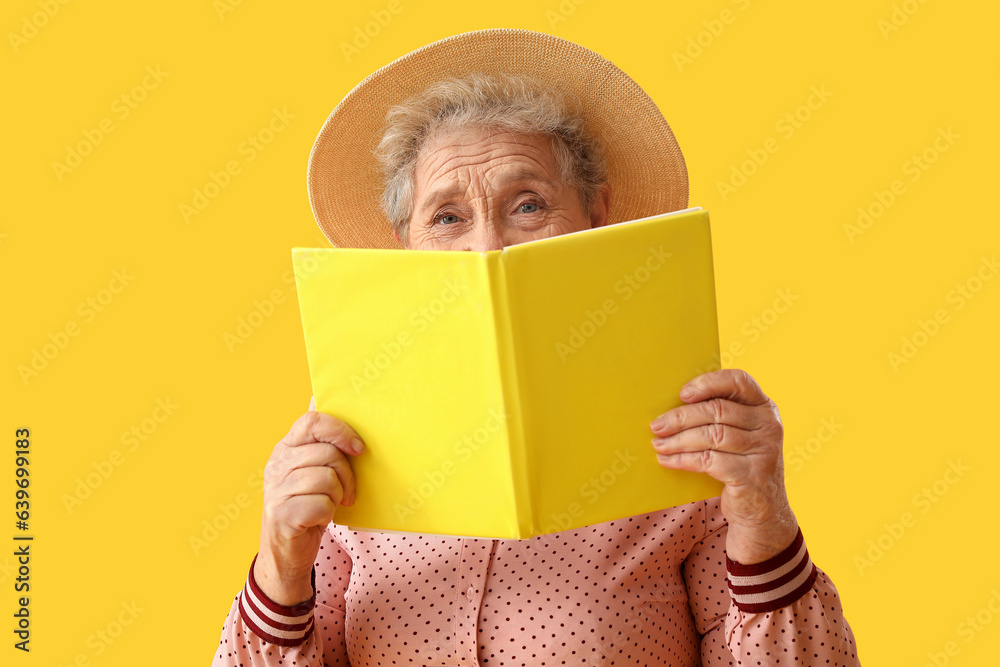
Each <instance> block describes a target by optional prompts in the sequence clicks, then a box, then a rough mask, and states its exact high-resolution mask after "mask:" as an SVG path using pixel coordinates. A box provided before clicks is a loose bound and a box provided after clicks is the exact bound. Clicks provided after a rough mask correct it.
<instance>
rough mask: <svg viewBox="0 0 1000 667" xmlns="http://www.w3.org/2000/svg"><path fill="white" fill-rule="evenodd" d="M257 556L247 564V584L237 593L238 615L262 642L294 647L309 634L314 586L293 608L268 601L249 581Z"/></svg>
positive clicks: (313, 603) (314, 595)
mask: <svg viewBox="0 0 1000 667" xmlns="http://www.w3.org/2000/svg"><path fill="white" fill-rule="evenodd" d="M256 563H257V556H254V557H253V563H251V564H250V574H249V575H248V576H247V583H246V585H245V586H244V587H243V591H242V592H241V593H240V603H239V606H240V616H241V617H243V622H244V623H246V624H247V626H249V628H250V629H251V630H253V633H254V634H255V635H257V636H258V637H260V638H261V639H263V640H264V641H266V642H270V643H272V644H277V645H278V646H295V645H297V644H301V643H302V642H304V641H305V640H306V639H307V638H308V637H309V635H310V634H312V631H313V607H315V606H316V585H315V583H313V596H312V597H311V598H309V599H308V600H306V601H305V602H302V603H300V604H297V605H295V606H294V607H286V606H285V605H282V604H278V603H277V602H275V601H274V600H272V599H270V598H269V597H267V596H266V595H264V592H263V591H262V590H260V586H258V585H257V581H256V580H255V579H254V578H253V568H254V565H255V564H256Z"/></svg>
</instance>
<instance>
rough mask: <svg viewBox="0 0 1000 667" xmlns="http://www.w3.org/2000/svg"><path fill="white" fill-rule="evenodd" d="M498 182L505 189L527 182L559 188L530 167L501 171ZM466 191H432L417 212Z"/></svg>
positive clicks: (454, 187)
mask: <svg viewBox="0 0 1000 667" xmlns="http://www.w3.org/2000/svg"><path fill="white" fill-rule="evenodd" d="M497 180H498V186H499V187H500V188H504V189H507V188H513V187H515V186H517V185H520V184H522V183H524V182H525V181H528V182H532V183H539V184H541V185H543V186H545V187H547V188H550V189H552V190H556V189H557V188H558V184H556V183H554V182H553V181H552V179H551V178H549V177H548V176H546V175H545V174H543V173H541V172H539V171H536V170H534V169H531V168H530V167H517V168H515V169H514V170H513V171H510V172H505V171H501V172H500V173H499V174H498V179H497ZM466 190H467V188H465V187H464V186H462V185H450V186H446V187H443V188H440V189H437V190H431V191H430V192H429V193H428V194H427V198H426V199H424V201H423V203H421V205H420V206H419V208H418V209H417V210H416V211H415V212H417V213H420V212H423V211H426V210H428V209H433V208H435V207H437V206H439V205H440V204H441V203H443V202H445V201H448V200H450V199H454V198H455V197H460V196H461V195H463V194H465V192H466Z"/></svg>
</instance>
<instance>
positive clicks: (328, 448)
mask: <svg viewBox="0 0 1000 667" xmlns="http://www.w3.org/2000/svg"><path fill="white" fill-rule="evenodd" d="M282 459H283V461H282V465H284V466H285V467H286V468H287V469H288V470H293V469H295V468H311V467H313V466H332V465H333V464H334V463H335V462H338V461H341V460H343V461H347V458H346V455H345V454H344V452H342V451H340V450H339V449H337V446H336V445H332V444H330V443H329V442H308V443H306V444H304V445H297V446H295V447H286V448H285V450H284V455H283V457H282ZM348 465H349V462H348Z"/></svg>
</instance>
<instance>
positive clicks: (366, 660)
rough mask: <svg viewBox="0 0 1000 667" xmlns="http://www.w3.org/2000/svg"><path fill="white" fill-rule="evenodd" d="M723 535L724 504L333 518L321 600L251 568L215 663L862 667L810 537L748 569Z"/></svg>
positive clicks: (318, 579)
mask: <svg viewBox="0 0 1000 667" xmlns="http://www.w3.org/2000/svg"><path fill="white" fill-rule="evenodd" d="M726 530H727V525H726V522H725V520H724V518H723V517H722V513H721V511H720V509H719V499H718V498H713V499H710V500H708V501H701V502H696V503H691V504H688V505H682V506H680V507H674V508H671V509H668V510H664V511H662V512H657V513H654V514H647V515H640V516H634V517H630V518H626V519H621V520H616V521H608V522H606V523H601V524H596V525H593V526H589V527H587V528H580V529H575V530H567V531H564V532H561V533H554V534H552V535H544V536H539V537H535V538H532V539H529V540H491V539H468V538H459V537H447V536H438V535H400V534H382V533H369V532H362V531H353V530H349V529H347V528H346V527H344V526H340V525H337V524H330V526H329V527H328V529H327V531H326V533H325V536H324V541H323V544H322V546H321V548H320V551H319V555H318V557H317V559H316V564H315V572H314V589H315V594H314V596H313V597H312V599H310V600H308V601H306V602H304V603H302V604H299V605H296V606H294V607H288V606H283V605H279V604H277V603H275V602H274V601H272V600H270V599H268V598H267V597H266V596H265V595H264V594H263V593H262V592H261V590H260V589H259V588H258V586H257V583H256V582H255V581H254V579H253V566H252V565H251V567H250V575H249V576H248V578H247V582H246V586H245V587H244V588H243V590H242V591H241V592H240V594H239V595H237V596H236V598H235V600H234V601H233V605H232V608H231V609H230V611H229V616H228V617H227V618H226V621H225V624H224V626H223V629H222V639H221V641H220V643H219V649H218V651H217V652H216V655H215V660H214V663H213V664H214V665H218V666H222V665H226V666H229V665H233V666H235V665H244V666H247V665H289V666H291V665H302V666H306V665H308V666H310V667H319V666H320V665H327V666H332V665H355V666H356V667H358V666H361V665H487V666H489V665H498V666H499V665H509V666H517V667H520V666H525V667H527V666H533V665H539V666H541V665H591V666H598V665H677V666H682V665H683V666H687V665H691V666H694V665H755V666H756V665H802V666H808V667H812V666H814V665H824V666H827V665H829V666H835V665H858V664H860V663H859V662H858V658H857V651H856V649H855V644H854V636H853V634H852V633H851V629H850V627H849V626H848V624H847V621H846V620H845V618H844V614H843V610H842V609H841V604H840V598H839V597H838V595H837V590H836V588H835V587H834V586H833V584H832V583H831V582H830V580H829V579H828V578H827V577H826V575H825V574H824V573H823V572H822V571H821V570H819V569H818V568H816V567H815V566H814V565H813V563H812V561H811V559H810V558H809V553H808V551H807V550H806V547H805V543H804V541H803V539H802V533H801V532H800V533H799V535H798V537H797V538H796V540H795V542H793V543H792V544H791V545H789V547H788V548H787V549H786V550H785V551H784V552H782V553H781V554H778V555H777V556H775V557H774V558H772V559H770V560H768V561H766V562H764V563H759V564H755V565H742V564H740V563H736V562H734V561H730V560H729V559H728V558H727V557H726V554H725V543H726Z"/></svg>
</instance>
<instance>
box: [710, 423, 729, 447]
mask: <svg viewBox="0 0 1000 667" xmlns="http://www.w3.org/2000/svg"><path fill="white" fill-rule="evenodd" d="M708 439H709V440H710V441H711V443H712V444H713V445H716V446H720V445H722V444H723V442H724V441H725V439H726V430H725V427H724V426H723V425H722V424H718V423H713V424H709V425H708ZM706 451H711V450H706Z"/></svg>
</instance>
